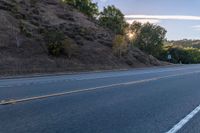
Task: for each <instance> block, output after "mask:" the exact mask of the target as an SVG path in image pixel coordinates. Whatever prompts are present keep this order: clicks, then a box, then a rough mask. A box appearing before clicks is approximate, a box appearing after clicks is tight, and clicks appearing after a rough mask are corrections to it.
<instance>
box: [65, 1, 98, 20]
mask: <svg viewBox="0 0 200 133" xmlns="http://www.w3.org/2000/svg"><path fill="white" fill-rule="evenodd" d="M63 1H65V2H66V3H67V4H70V5H72V6H74V7H75V8H76V9H78V10H79V11H81V12H83V13H84V14H86V15H88V16H89V17H96V16H97V15H98V14H99V10H98V6H97V3H93V2H92V1H91V0H63Z"/></svg>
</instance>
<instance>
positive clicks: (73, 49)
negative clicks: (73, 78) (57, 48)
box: [63, 38, 79, 58]
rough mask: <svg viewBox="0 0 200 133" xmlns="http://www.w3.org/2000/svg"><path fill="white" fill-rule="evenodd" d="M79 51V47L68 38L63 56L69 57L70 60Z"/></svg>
mask: <svg viewBox="0 0 200 133" xmlns="http://www.w3.org/2000/svg"><path fill="white" fill-rule="evenodd" d="M78 51H79V49H78V46H77V45H76V43H75V42H73V41H72V40H71V39H69V38H66V39H65V40H64V41H63V54H65V55H67V57H68V58H71V57H72V56H73V55H75V54H76V53H77V52H78Z"/></svg>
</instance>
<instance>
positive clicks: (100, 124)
mask: <svg viewBox="0 0 200 133" xmlns="http://www.w3.org/2000/svg"><path fill="white" fill-rule="evenodd" d="M0 101H1V102H0V133H199V132H200V65H181V66H171V67H157V68H144V69H132V70H125V71H113V72H112V71H110V72H98V73H82V74H74V75H56V76H41V77H40V76H39V77H26V78H9V79H1V80H0Z"/></svg>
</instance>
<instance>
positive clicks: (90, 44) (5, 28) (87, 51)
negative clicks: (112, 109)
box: [0, 0, 163, 74]
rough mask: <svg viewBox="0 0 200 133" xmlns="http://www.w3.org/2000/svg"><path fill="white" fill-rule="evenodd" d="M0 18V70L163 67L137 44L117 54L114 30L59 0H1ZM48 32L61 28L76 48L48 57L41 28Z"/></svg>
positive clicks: (83, 69) (18, 71)
mask: <svg viewBox="0 0 200 133" xmlns="http://www.w3.org/2000/svg"><path fill="white" fill-rule="evenodd" d="M0 16H1V19H0V74H20V73H23V74H24V73H36V72H63V71H85V70H98V69H114V68H116V69H118V68H131V67H144V66H154V65H163V62H160V61H158V60H157V59H156V58H154V57H152V56H149V55H147V54H145V53H143V52H142V51H140V50H139V49H137V48H134V49H133V50H132V51H130V52H129V53H128V54H127V55H123V57H122V58H118V57H116V56H115V55H114V54H113V53H112V41H113V37H114V34H113V33H112V32H111V31H109V30H108V29H104V28H102V27H100V26H99V25H98V24H96V23H95V21H94V20H91V19H90V18H88V17H87V16H85V15H83V14H82V13H80V12H79V11H77V10H76V9H74V8H73V7H71V6H69V5H66V4H65V5H64V4H62V3H61V2H60V1H59V0H1V1H0ZM50 30H51V31H52V30H54V31H62V32H63V33H64V35H65V37H66V38H68V39H69V40H70V42H73V45H75V46H76V48H77V49H78V52H76V53H75V54H74V55H73V56H72V57H71V58H68V57H67V56H65V55H63V56H59V57H53V56H51V55H49V54H48V48H47V45H46V41H45V38H44V32H45V31H50Z"/></svg>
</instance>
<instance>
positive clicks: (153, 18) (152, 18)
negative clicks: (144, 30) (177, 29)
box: [125, 15, 200, 29]
mask: <svg viewBox="0 0 200 133" xmlns="http://www.w3.org/2000/svg"><path fill="white" fill-rule="evenodd" d="M125 18H126V20H127V22H128V23H132V22H133V21H139V22H141V23H145V22H150V23H159V22H161V20H199V21H200V16H185V15H125ZM199 29H200V28H199Z"/></svg>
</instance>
